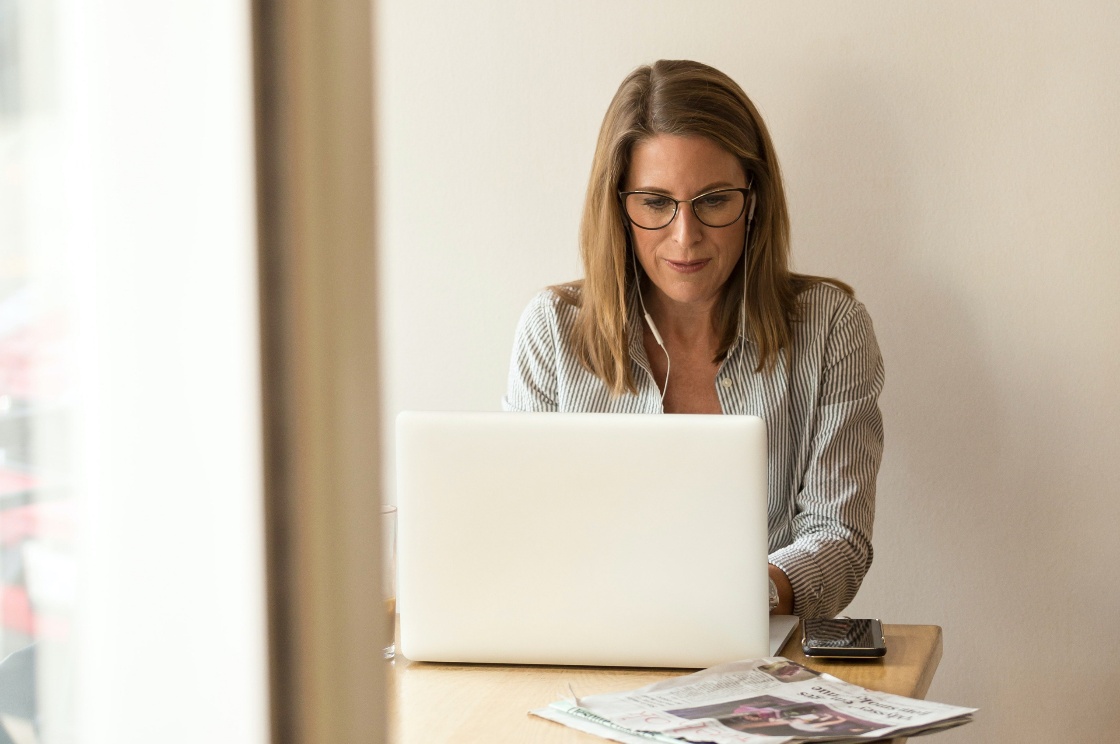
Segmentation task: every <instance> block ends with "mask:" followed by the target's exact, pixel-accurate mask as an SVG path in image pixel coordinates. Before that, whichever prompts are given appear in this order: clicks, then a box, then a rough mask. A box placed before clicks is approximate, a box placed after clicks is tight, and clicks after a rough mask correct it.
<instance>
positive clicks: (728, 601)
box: [397, 412, 796, 668]
mask: <svg viewBox="0 0 1120 744" xmlns="http://www.w3.org/2000/svg"><path fill="white" fill-rule="evenodd" d="M397 501H398V509H399V511H398V525H397V528H398V542H397V549H398V582H399V583H398V592H397V593H398V609H399V611H400V623H401V627H400V633H401V647H400V649H399V650H400V652H401V653H402V654H403V655H404V656H405V657H407V658H409V659H413V660H422V661H459V662H483V663H502V664H576V665H596V666H643V667H679V668H699V667H708V666H713V665H715V664H718V663H722V662H726V661H732V660H736V659H747V658H757V657H761V656H767V655H773V653H774V651H775V650H776V649H772V648H771V645H772V643H776V644H777V647H780V646H781V645H782V643H784V642H785V640H786V639H787V638H788V636H789V634H790V633H792V631H793V628H794V626H795V625H796V618H786V619H785V620H784V622H783V623H782V624H780V625H779V626H777V627H775V629H774V632H773V633H772V632H771V624H770V621H769V615H768V611H767V588H768V583H767V575H766V554H767V537H766V427H765V424H764V423H763V421H762V420H761V419H759V418H757V417H753V416H701V415H672V416H651V415H637V414H635V415H624V414H561V413H546V414H526V413H415V412H406V413H402V414H401V415H400V416H399V417H398V419H397ZM772 635H774V636H775V637H774V638H773V639H772V638H771V636H772Z"/></svg>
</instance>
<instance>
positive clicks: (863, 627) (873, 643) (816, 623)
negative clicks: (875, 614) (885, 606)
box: [801, 618, 887, 659]
mask: <svg viewBox="0 0 1120 744" xmlns="http://www.w3.org/2000/svg"><path fill="white" fill-rule="evenodd" d="M801 627H802V631H803V634H802V637H801V650H802V652H803V653H804V654H805V655H806V656H810V657H813V658H815V659H820V658H826V659H827V658H835V659H877V658H880V657H882V656H886V654H887V639H886V638H884V637H883V624H882V623H880V622H879V621H878V620H854V619H850V618H843V619H836V620H833V619H829V618H818V619H815V620H804V621H802V623H801Z"/></svg>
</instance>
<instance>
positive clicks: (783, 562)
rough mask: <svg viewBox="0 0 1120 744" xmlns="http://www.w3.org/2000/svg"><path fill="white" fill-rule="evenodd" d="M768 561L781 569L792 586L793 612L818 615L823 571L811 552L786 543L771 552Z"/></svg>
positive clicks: (808, 616)
mask: <svg viewBox="0 0 1120 744" xmlns="http://www.w3.org/2000/svg"><path fill="white" fill-rule="evenodd" d="M769 561H770V563H772V564H774V565H775V566H777V567H778V568H780V569H781V570H782V572H783V573H784V574H785V575H786V578H788V579H789V583H790V586H792V587H793V614H794V615H797V616H798V617H803V618H813V617H818V616H819V614H820V604H821V598H822V597H823V596H824V573H823V572H822V571H821V568H820V566H819V565H818V564H817V561H816V559H815V558H814V557H813V553H811V552H810V551H808V550H804V549H802V548H799V547H797V545H796V544H794V545H787V546H786V547H784V548H780V549H779V550H776V551H774V552H773V553H771V554H770V556H769Z"/></svg>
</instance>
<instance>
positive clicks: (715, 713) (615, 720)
mask: <svg viewBox="0 0 1120 744" xmlns="http://www.w3.org/2000/svg"><path fill="white" fill-rule="evenodd" d="M574 695H575V693H574V691H573V699H570V700H561V701H558V702H555V703H552V704H551V705H549V706H548V707H546V708H541V709H538V710H534V711H531V712H532V713H533V714H534V715H537V716H540V717H541V718H546V719H548V720H551V721H556V722H557V723H562V724H564V725H566V726H570V727H572V728H575V729H579V730H581V731H586V732H588V733H592V734H596V735H598V736H601V737H603V738H606V739H611V740H613V741H618V742H624V743H626V744H629V743H631V742H643V743H644V742H651V741H653V742H682V741H686V742H711V743H712V744H725V743H726V744H750V743H752V742H753V743H756V744H762V743H763V742H767V743H772V744H777V742H799V741H836V742H843V741H874V740H877V739H890V738H894V737H896V736H913V735H916V734H921V733H931V732H933V731H936V730H941V729H945V728H951V727H953V726H959V725H961V724H964V723H968V722H969V721H970V720H972V714H973V713H975V712H976V709H975V708H961V707H957V706H952V705H942V704H940V703H932V702H926V701H925V700H915V699H912V698H907V697H902V696H899V695H891V694H889V693H885V692H875V691H872V690H867V689H865V688H863V687H859V686H857V685H852V684H849V683H847V682H844V681H843V680H840V679H837V678H836V677H833V676H831V675H828V674H822V673H820V672H816V671H814V670H812V669H808V668H806V667H803V666H801V665H800V664H797V663H795V662H792V661H790V660H788V659H784V658H782V657H770V658H765V659H755V660H751V661H738V662H733V663H730V664H723V665H720V666H717V667H712V668H711V669H705V670H703V671H700V672H696V673H695V674H689V675H686V676H682V677H676V678H674V679H670V680H665V681H662V682H657V683H655V684H652V685H649V686H647V687H642V688H640V689H637V690H632V691H630V692H620V693H612V694H607V695H593V696H588V697H579V698H576V697H574Z"/></svg>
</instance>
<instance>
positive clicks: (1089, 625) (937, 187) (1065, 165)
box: [378, 0, 1120, 742]
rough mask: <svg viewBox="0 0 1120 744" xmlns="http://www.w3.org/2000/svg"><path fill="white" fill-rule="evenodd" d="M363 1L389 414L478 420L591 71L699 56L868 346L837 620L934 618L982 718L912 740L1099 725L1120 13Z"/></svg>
mask: <svg viewBox="0 0 1120 744" xmlns="http://www.w3.org/2000/svg"><path fill="white" fill-rule="evenodd" d="M380 11H381V18H380V21H379V23H380V29H379V33H380V40H379V44H378V47H379V53H380V55H381V60H380V62H381V66H380V73H381V80H380V85H381V86H382V87H381V93H382V96H381V99H380V102H379V106H380V111H381V115H380V126H381V133H380V152H382V153H383V154H384V156H383V158H382V160H381V167H382V172H381V181H380V188H381V198H382V206H383V212H382V216H383V222H382V226H381V228H382V234H381V241H380V243H381V246H382V249H383V260H384V266H383V273H382V277H383V282H384V284H383V296H382V301H383V308H384V314H383V322H384V326H385V328H384V339H385V342H386V343H385V347H384V348H385V349H386V354H385V360H386V362H385V363H386V368H385V376H384V381H385V389H384V396H385V398H384V411H385V417H386V418H385V426H386V430H387V431H391V425H392V421H391V419H392V417H393V416H394V415H395V414H396V412H397V411H400V410H402V409H406V408H428V409H441V408H442V409H496V408H497V407H498V403H499V398H500V396H501V394H502V391H503V389H504V385H505V377H506V369H507V364H508V355H509V351H510V342H511V339H512V333H513V328H514V324H515V323H516V320H517V317H518V315H519V313H520V311H521V309H522V308H523V306H524V304H525V302H526V301H527V299H528V298H529V297H530V296H531V295H532V294H533V293H534V292H535V291H536V290H538V289H539V288H540V287H542V286H544V285H546V284H549V283H554V282H558V281H563V280H567V279H571V278H574V277H576V276H577V275H578V261H577V256H576V244H575V241H576V231H577V224H578V219H579V210H580V204H581V201H582V197H583V190H584V187H585V185H586V178H587V173H588V169H589V167H590V161H591V154H592V150H593V146H594V139H595V134H596V132H597V131H598V126H599V122H600V119H601V117H602V114H603V112H604V110H605V108H606V106H607V103H608V101H609V99H610V96H611V95H612V93H613V92H614V90H615V88H616V87H617V85H618V83H619V82H620V81H621V79H622V77H623V76H624V75H625V74H626V73H627V72H628V71H629V70H630V69H632V68H633V67H634V66H636V65H638V64H641V63H643V62H649V61H652V60H654V59H657V58H661V57H668V58H679V57H685V58H694V59H699V60H701V61H704V62H707V63H709V64H712V65H715V66H716V67H718V68H720V69H722V70H724V71H725V72H727V73H728V74H730V75H731V76H732V77H733V78H735V79H736V80H737V81H739V82H740V83H741V84H742V86H743V87H744V89H745V90H746V91H747V93H748V94H749V95H751V96H752V98H753V99H754V101H755V102H756V103H757V104H758V105H759V107H760V108H761V110H762V112H763V115H764V116H765V117H766V118H767V121H768V123H769V125H770V127H771V132H772V134H773V136H774V139H775V142H776V145H777V148H778V153H779V156H780V157H781V160H782V164H783V166H784V168H785V172H786V175H787V178H788V188H789V198H790V202H791V209H792V215H793V228H794V253H795V265H796V267H797V268H799V269H801V270H804V271H810V272H813V273H823V274H829V275H834V276H839V277H841V278H843V279H845V280H847V281H849V282H850V283H852V284H853V285H854V286H855V287H856V289H857V291H858V294H859V296H860V297H861V299H863V301H864V302H865V303H866V304H867V306H868V307H869V309H870V311H871V313H872V316H873V318H874V319H875V324H876V330H877V333H878V336H879V341H880V344H881V346H882V348H883V353H884V356H885V360H886V367H887V387H886V390H885V392H884V394H883V398H882V407H883V412H884V416H885V421H886V433H887V449H886V455H885V459H884V463H883V469H882V473H881V476H880V481H879V482H880V496H879V508H878V520H877V524H876V538H875V547H876V557H875V565H874V567H873V568H872V570H871V573H870V574H869V576H868V578H867V580H866V582H865V584H864V588H863V589H862V591H861V593H860V595H859V596H858V597H857V599H856V601H855V603H854V604H853V606H852V607H851V608H850V611H851V613H852V614H858V615H870V616H879V617H882V618H883V619H884V620H885V621H887V622H902V623H934V624H938V625H941V626H943V628H944V630H945V656H944V659H943V661H942V663H941V667H940V670H939V672H938V675H937V677H936V679H935V681H934V683H933V688H932V689H931V691H930V698H931V699H936V700H942V701H945V702H952V703H959V704H967V705H974V706H979V707H980V708H982V711H981V713H980V715H979V717H978V719H977V721H976V723H974V724H972V725H970V726H968V727H965V728H964V729H961V730H958V731H956V732H951V733H946V734H943V735H941V736H940V737H939V740H940V741H946V742H950V741H954V742H965V741H994V740H1002V741H1021V742H1042V741H1050V740H1054V741H1073V740H1077V739H1079V738H1089V737H1090V736H1091V734H1092V732H1093V731H1094V728H1093V727H1095V726H1097V725H1100V724H1106V723H1107V724H1112V725H1113V726H1116V725H1120V706H1116V705H1115V700H1116V698H1117V695H1118V693H1120V689H1118V687H1120V685H1118V683H1117V679H1118V677H1117V674H1116V672H1115V667H1114V665H1115V663H1116V661H1117V659H1120V642H1118V641H1117V638H1118V634H1117V632H1116V628H1115V624H1116V621H1117V620H1118V619H1120V582H1117V581H1116V579H1115V577H1114V574H1115V571H1116V569H1117V567H1118V566H1120V541H1118V540H1117V538H1116V537H1115V534H1114V532H1115V529H1116V525H1117V524H1118V523H1120V498H1117V495H1118V491H1120V489H1118V488H1117V485H1116V482H1115V481H1114V477H1115V476H1114V474H1115V472H1116V469H1115V464H1116V459H1117V456H1118V455H1120V453H1118V452H1117V445H1118V443H1120V423H1118V422H1120V392H1118V391H1117V386H1116V381H1117V380H1118V379H1120V353H1118V351H1117V349H1120V291H1118V290H1120V286H1118V285H1120V251H1118V250H1117V247H1118V246H1117V238H1116V236H1117V235H1118V234H1120V211H1118V209H1117V205H1118V204H1120V144H1118V142H1120V140H1118V139H1117V138H1116V136H1115V123H1116V122H1117V121H1120V86H1118V85H1117V84H1116V70H1117V69H1120V44H1117V43H1116V38H1117V37H1116V33H1117V29H1120V6H1117V5H1116V4H1115V3H1113V2H1111V0H1081V1H1080V2H1071V3H1063V4H1061V5H1059V4H1057V3H1041V2H1022V1H1021V0H1020V1H1015V2H1011V1H1001V2H990V3H985V4H983V5H982V6H978V5H977V4H975V3H972V2H964V1H963V0H955V1H953V2H941V3H924V4H918V3H898V2H890V1H887V0H876V1H868V2H859V3H853V2H848V3H831V2H795V3H760V2H732V1H718V2H717V1H710V2H705V3H675V2H674V3H670V2H655V1H653V0H644V1H643V2H634V1H632V0H616V1H615V2H608V3H600V2H593V1H591V0H582V1H580V2H569V3H563V4H552V5H548V6H544V5H540V4H534V3H521V2H515V1H514V0H498V1H495V2H488V3H441V2H433V1H432V0H407V1H406V0H385V1H384V2H382V3H381V6H380ZM387 441H391V439H388V438H387ZM390 462H391V461H390ZM391 476H392V474H391V471H390V473H389V477H390V478H391ZM389 485H390V486H391V483H390V484H389ZM388 492H390V493H391V490H390V491H388ZM1030 696H1035V697H1034V698H1033V699H1031V698H1030ZM1063 706H1069V707H1070V708H1071V709H1075V710H1077V711H1078V715H1077V716H1067V717H1065V718H1064V720H1062V721H1061V722H1059V721H1058V720H1057V717H1056V716H1055V711H1057V710H1059V709H1061V708H1062V707H1063ZM1051 719H1053V720H1051Z"/></svg>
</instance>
